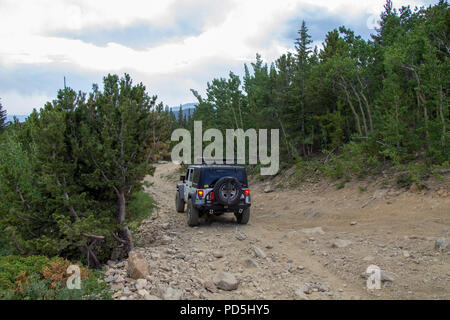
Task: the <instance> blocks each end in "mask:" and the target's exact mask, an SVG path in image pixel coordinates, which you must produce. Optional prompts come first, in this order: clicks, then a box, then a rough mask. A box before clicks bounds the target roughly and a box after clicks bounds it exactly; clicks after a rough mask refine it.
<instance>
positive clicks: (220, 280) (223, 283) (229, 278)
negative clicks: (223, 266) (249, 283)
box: [214, 272, 239, 291]
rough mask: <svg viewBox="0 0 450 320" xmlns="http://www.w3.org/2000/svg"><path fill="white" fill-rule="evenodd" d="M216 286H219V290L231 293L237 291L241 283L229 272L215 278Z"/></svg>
mask: <svg viewBox="0 0 450 320" xmlns="http://www.w3.org/2000/svg"><path fill="white" fill-rule="evenodd" d="M214 284H215V285H216V286H217V288H219V289H222V290H225V291H231V290H236V289H237V288H238V286H239V281H238V280H237V279H236V277H235V276H234V275H233V274H231V273H228V272H222V273H219V274H217V275H216V276H215V277H214Z"/></svg>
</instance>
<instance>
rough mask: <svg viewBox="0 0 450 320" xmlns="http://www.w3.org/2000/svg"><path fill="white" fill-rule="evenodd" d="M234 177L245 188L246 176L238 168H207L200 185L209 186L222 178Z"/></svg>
mask: <svg viewBox="0 0 450 320" xmlns="http://www.w3.org/2000/svg"><path fill="white" fill-rule="evenodd" d="M227 176H228V177H236V178H237V179H238V180H239V182H240V183H241V184H243V185H244V186H247V175H246V174H245V171H244V170H243V169H238V168H208V169H205V170H204V172H203V174H202V184H203V185H208V186H211V185H212V184H214V183H216V182H217V180H219V179H220V178H222V177H227Z"/></svg>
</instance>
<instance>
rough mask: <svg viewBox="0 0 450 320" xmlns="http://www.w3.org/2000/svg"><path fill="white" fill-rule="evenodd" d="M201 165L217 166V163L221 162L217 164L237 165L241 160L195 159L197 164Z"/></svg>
mask: <svg viewBox="0 0 450 320" xmlns="http://www.w3.org/2000/svg"><path fill="white" fill-rule="evenodd" d="M200 161H201V163H202V164H217V163H216V162H217V161H221V163H218V164H238V161H242V158H197V162H200Z"/></svg>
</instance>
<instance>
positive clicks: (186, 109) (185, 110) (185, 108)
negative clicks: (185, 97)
mask: <svg viewBox="0 0 450 320" xmlns="http://www.w3.org/2000/svg"><path fill="white" fill-rule="evenodd" d="M197 105H198V103H197V102H190V103H185V104H182V105H181V110H182V114H183V117H188V116H191V117H192V115H193V114H194V110H195V107H196V106H197ZM170 112H172V113H173V114H174V115H175V118H176V119H177V120H178V113H179V112H180V106H175V107H170Z"/></svg>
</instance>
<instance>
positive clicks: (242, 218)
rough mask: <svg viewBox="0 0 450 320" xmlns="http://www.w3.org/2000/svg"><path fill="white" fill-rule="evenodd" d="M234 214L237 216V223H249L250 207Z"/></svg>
mask: <svg viewBox="0 0 450 320" xmlns="http://www.w3.org/2000/svg"><path fill="white" fill-rule="evenodd" d="M234 215H235V216H236V221H237V223H239V224H247V223H248V221H249V220H250V208H247V209H244V211H242V213H239V212H236V213H235V214H234Z"/></svg>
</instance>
